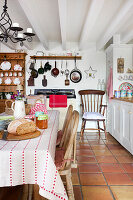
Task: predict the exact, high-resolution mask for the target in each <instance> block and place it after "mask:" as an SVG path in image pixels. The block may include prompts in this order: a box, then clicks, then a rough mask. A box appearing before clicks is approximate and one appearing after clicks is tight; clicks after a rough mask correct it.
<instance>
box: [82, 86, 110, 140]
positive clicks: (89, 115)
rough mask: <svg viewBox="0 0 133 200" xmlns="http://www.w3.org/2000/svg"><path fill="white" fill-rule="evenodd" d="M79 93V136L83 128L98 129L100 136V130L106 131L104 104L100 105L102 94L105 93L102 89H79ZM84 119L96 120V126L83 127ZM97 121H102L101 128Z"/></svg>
mask: <svg viewBox="0 0 133 200" xmlns="http://www.w3.org/2000/svg"><path fill="white" fill-rule="evenodd" d="M79 94H80V95H81V107H82V126H81V135H80V136H81V137H82V136H83V133H84V130H98V132H99V137H100V130H102V131H104V132H105V136H106V135H107V133H106V126H105V117H104V114H105V108H106V107H107V106H106V105H102V100H103V95H104V94H105V92H104V91H102V90H80V91H79ZM86 121H96V122H97V125H98V128H85V125H86ZM99 122H103V129H102V128H100V125H99Z"/></svg>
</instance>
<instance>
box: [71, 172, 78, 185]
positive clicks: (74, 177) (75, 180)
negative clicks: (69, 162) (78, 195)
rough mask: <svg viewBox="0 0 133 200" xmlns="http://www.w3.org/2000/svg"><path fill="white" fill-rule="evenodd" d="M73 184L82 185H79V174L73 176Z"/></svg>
mask: <svg viewBox="0 0 133 200" xmlns="http://www.w3.org/2000/svg"><path fill="white" fill-rule="evenodd" d="M72 184H73V185H80V184H79V177H78V174H77V173H73V174H72Z"/></svg>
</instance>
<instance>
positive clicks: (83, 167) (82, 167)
mask: <svg viewBox="0 0 133 200" xmlns="http://www.w3.org/2000/svg"><path fill="white" fill-rule="evenodd" d="M78 167H79V172H80V173H85V172H86V173H96V172H101V170H100V168H99V166H98V165H97V164H78Z"/></svg>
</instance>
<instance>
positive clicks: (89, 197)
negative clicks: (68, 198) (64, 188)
mask: <svg viewBox="0 0 133 200" xmlns="http://www.w3.org/2000/svg"><path fill="white" fill-rule="evenodd" d="M82 192H83V199H84V200H113V198H112V195H111V193H110V191H109V189H108V187H107V186H82Z"/></svg>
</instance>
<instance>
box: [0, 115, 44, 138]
mask: <svg viewBox="0 0 133 200" xmlns="http://www.w3.org/2000/svg"><path fill="white" fill-rule="evenodd" d="M39 135H41V132H40V131H39V130H37V128H36V125H35V123H34V122H33V121H31V120H27V119H19V120H14V121H12V122H11V123H10V124H9V125H8V128H7V131H4V130H3V131H0V139H3V140H26V139H30V138H36V137H38V136H39Z"/></svg>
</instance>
